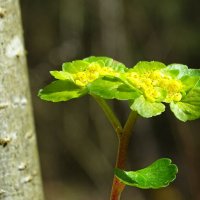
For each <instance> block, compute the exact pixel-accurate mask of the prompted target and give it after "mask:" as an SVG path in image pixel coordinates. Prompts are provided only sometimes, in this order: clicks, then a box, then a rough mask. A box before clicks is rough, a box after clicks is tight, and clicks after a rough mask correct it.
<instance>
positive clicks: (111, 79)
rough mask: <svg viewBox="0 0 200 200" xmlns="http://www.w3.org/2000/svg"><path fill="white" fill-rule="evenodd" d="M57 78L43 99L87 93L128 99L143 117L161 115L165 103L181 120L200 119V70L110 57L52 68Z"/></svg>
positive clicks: (94, 58) (179, 65)
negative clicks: (127, 62) (130, 63)
mask: <svg viewBox="0 0 200 200" xmlns="http://www.w3.org/2000/svg"><path fill="white" fill-rule="evenodd" d="M50 73H51V75H52V76H54V78H55V79H57V80H56V81H54V82H52V83H50V84H49V85H48V86H46V87H45V88H44V89H41V90H40V91H39V96H40V98H41V99H44V100H47V101H52V102H59V101H68V100H70V99H73V98H78V97H81V96H83V95H86V94H90V95H96V96H99V97H101V98H103V99H118V100H128V101H129V105H130V109H132V110H134V111H137V112H138V114H139V115H141V116H143V117H147V118H148V117H152V116H156V115H160V114H161V113H162V112H164V110H165V104H169V105H170V109H171V110H172V112H173V113H174V114H175V116H176V117H177V118H178V119H179V120H181V121H187V120H194V119H197V118H200V70H199V69H188V67H187V66H185V65H182V64H171V65H168V66H166V65H165V64H163V63H161V62H156V61H151V62H147V61H141V62H139V63H137V64H136V65H135V66H134V67H132V68H127V67H126V66H125V65H124V64H122V63H120V62H118V61H115V60H113V59H112V58H108V57H94V56H92V57H89V58H85V59H83V60H77V61H72V62H66V63H64V64H63V65H62V70H61V71H51V72H50Z"/></svg>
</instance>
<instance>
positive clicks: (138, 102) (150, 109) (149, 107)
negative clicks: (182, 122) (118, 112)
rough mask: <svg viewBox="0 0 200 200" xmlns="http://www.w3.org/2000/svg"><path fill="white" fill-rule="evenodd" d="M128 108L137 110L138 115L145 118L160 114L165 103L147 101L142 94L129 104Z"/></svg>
mask: <svg viewBox="0 0 200 200" xmlns="http://www.w3.org/2000/svg"><path fill="white" fill-rule="evenodd" d="M130 108H131V109H132V110H134V111H137V112H138V114H139V115H141V116H142V117H145V118H149V117H153V116H156V115H160V114H161V113H162V112H164V111H165V105H164V104H162V103H157V102H149V101H147V100H146V99H145V98H144V96H142V95H141V96H140V97H138V98H137V99H135V101H134V102H133V103H132V104H131V106H130Z"/></svg>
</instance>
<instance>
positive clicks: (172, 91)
mask: <svg viewBox="0 0 200 200" xmlns="http://www.w3.org/2000/svg"><path fill="white" fill-rule="evenodd" d="M126 77H127V78H128V80H129V81H130V82H131V84H133V85H134V87H136V88H138V89H139V90H142V92H143V93H144V96H145V97H146V99H148V100H149V101H151V102H155V101H160V100H162V101H163V102H166V103H170V102H172V101H180V100H181V98H182V95H181V89H182V83H181V81H179V80H175V79H172V78H171V77H169V76H166V75H164V74H162V73H161V72H160V71H158V70H155V71H151V72H147V73H142V74H139V73H137V72H127V73H126ZM162 92H164V93H165V96H164V97H163V99H162V96H163V95H162Z"/></svg>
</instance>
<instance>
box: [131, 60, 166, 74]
mask: <svg viewBox="0 0 200 200" xmlns="http://www.w3.org/2000/svg"><path fill="white" fill-rule="evenodd" d="M165 67H166V66H165V65H164V64H163V63H161V62H157V61H151V62H148V61H140V62H138V63H137V64H136V65H135V66H134V67H133V68H132V69H131V71H134V72H137V73H139V74H144V73H148V72H153V71H155V70H161V69H163V68H165Z"/></svg>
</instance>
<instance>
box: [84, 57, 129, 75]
mask: <svg viewBox="0 0 200 200" xmlns="http://www.w3.org/2000/svg"><path fill="white" fill-rule="evenodd" d="M84 61H87V62H89V63H92V62H99V63H103V65H104V66H105V67H111V68H113V70H115V71H118V72H125V71H126V70H128V69H127V68H126V66H125V65H124V64H122V63H120V62H118V61H116V60H113V59H112V58H108V57H95V56H90V57H88V58H85V59H84Z"/></svg>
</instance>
